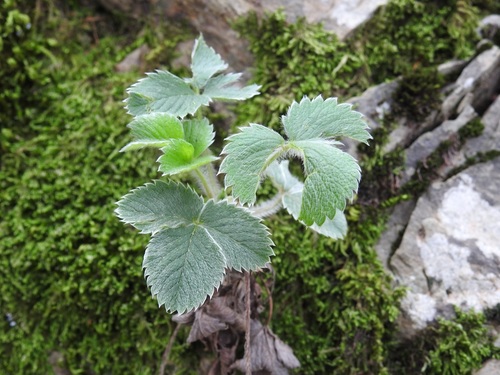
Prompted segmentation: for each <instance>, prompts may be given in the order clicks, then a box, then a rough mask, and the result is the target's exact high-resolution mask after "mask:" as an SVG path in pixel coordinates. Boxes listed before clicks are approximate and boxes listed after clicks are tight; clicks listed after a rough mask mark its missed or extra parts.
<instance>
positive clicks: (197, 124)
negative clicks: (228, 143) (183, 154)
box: [182, 118, 215, 157]
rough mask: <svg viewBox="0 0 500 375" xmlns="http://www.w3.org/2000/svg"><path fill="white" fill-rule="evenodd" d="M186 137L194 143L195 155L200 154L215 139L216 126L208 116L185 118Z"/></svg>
mask: <svg viewBox="0 0 500 375" xmlns="http://www.w3.org/2000/svg"><path fill="white" fill-rule="evenodd" d="M182 126H183V127H184V139H185V140H186V141H187V142H189V143H191V144H192V145H193V156H194V157H198V156H200V155H201V154H202V153H203V152H204V151H205V150H206V149H207V148H208V147H210V145H211V144H212V143H213V141H214V137H215V133H214V128H213V126H212V125H210V123H209V122H208V120H207V119H206V118H203V119H201V120H199V119H191V120H183V121H182Z"/></svg>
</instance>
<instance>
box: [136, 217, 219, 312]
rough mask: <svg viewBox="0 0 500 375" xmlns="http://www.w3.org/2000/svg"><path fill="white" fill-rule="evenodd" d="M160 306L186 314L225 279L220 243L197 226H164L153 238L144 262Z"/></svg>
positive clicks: (148, 279)
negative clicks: (166, 227)
mask: <svg viewBox="0 0 500 375" xmlns="http://www.w3.org/2000/svg"><path fill="white" fill-rule="evenodd" d="M142 266H143V268H144V269H145V271H144V276H145V277H146V281H147V284H148V286H149V287H151V294H152V295H153V296H156V298H157V299H158V306H162V305H165V308H166V310H167V311H169V312H174V311H178V312H179V313H183V312H185V311H188V310H192V309H194V308H196V307H198V306H200V305H201V304H202V303H203V302H204V301H205V299H206V298H207V296H208V297H210V296H212V294H213V292H214V289H215V288H217V287H218V286H219V285H220V283H221V282H222V280H223V279H224V271H225V267H226V261H225V259H224V254H223V253H222V252H221V251H220V249H219V247H218V246H217V244H215V243H214V242H211V241H210V240H209V238H208V236H207V234H206V232H205V231H204V230H203V229H202V228H200V227H198V226H195V225H190V226H185V227H179V228H169V229H165V230H163V231H161V232H159V233H157V234H156V235H154V236H153V238H151V242H150V243H149V244H148V246H147V248H146V253H145V254H144V261H143V264H142Z"/></svg>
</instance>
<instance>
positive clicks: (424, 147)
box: [400, 106, 477, 185]
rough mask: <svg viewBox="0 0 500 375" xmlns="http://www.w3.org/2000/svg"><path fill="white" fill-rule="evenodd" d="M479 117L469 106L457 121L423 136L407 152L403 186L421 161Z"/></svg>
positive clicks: (447, 123) (446, 123) (447, 122)
mask: <svg viewBox="0 0 500 375" xmlns="http://www.w3.org/2000/svg"><path fill="white" fill-rule="evenodd" d="M476 117H477V113H476V112H475V111H474V109H473V108H472V107H471V106H467V107H466V108H465V109H464V110H463V111H462V113H460V116H459V117H458V118H457V119H455V120H448V121H445V122H443V123H442V124H441V125H440V126H438V127H437V128H435V129H434V130H432V131H430V132H427V133H425V134H423V135H421V136H420V137H419V138H417V140H415V142H413V143H412V144H411V146H410V147H409V148H408V149H406V150H405V160H406V162H405V169H404V171H403V174H402V176H401V180H400V182H401V184H402V185H404V184H405V183H406V182H408V181H409V180H410V178H411V177H412V176H413V175H414V173H415V168H416V166H417V164H418V162H419V161H423V160H425V159H426V158H427V157H428V156H429V155H430V154H432V153H433V152H434V151H435V150H436V149H437V148H438V146H439V145H440V144H441V143H442V142H444V141H447V140H448V139H449V138H450V137H451V136H452V135H453V134H455V133H457V132H458V130H460V128H462V127H463V126H464V125H466V124H467V123H468V122H469V121H471V120H473V119H474V118H476Z"/></svg>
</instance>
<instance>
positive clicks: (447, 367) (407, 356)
mask: <svg viewBox="0 0 500 375" xmlns="http://www.w3.org/2000/svg"><path fill="white" fill-rule="evenodd" d="M455 313H456V317H455V318H454V319H452V320H446V319H442V318H441V319H438V321H437V322H436V323H435V324H433V325H430V326H429V327H427V328H426V329H425V330H423V331H421V332H420V333H419V334H418V335H417V336H416V337H413V338H412V339H411V340H409V341H402V342H399V343H398V345H397V346H396V347H395V348H394V350H393V351H392V353H393V361H392V362H391V372H392V373H405V374H408V375H413V374H415V375H417V374H429V375H434V374H435V375H461V374H470V373H471V372H472V371H473V370H476V369H478V368H479V367H481V365H482V363H483V362H484V361H485V360H486V359H488V358H491V357H494V356H497V355H498V352H499V349H498V348H495V347H494V345H493V341H492V337H491V336H490V335H489V334H488V329H487V328H486V326H485V323H486V320H485V316H484V314H482V313H475V312H474V311H470V312H464V311H461V310H460V309H458V308H456V309H455Z"/></svg>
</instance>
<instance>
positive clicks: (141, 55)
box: [115, 45, 149, 73]
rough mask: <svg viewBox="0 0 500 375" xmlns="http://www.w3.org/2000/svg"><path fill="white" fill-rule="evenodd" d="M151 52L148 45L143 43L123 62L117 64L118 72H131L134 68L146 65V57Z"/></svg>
mask: <svg viewBox="0 0 500 375" xmlns="http://www.w3.org/2000/svg"><path fill="white" fill-rule="evenodd" d="M148 52H149V48H148V46H146V45H142V46H140V47H138V48H136V49H135V50H133V51H132V52H130V53H129V54H128V55H127V56H126V57H125V58H124V59H123V60H122V61H121V62H119V63H118V64H116V66H115V70H116V71H117V72H121V73H124V72H131V71H132V70H134V69H141V67H142V66H143V65H144V59H145V57H146V55H147V54H148Z"/></svg>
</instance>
